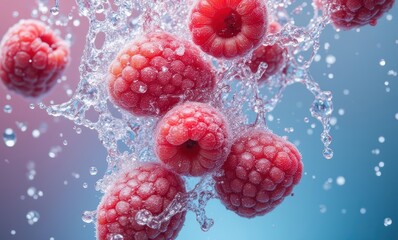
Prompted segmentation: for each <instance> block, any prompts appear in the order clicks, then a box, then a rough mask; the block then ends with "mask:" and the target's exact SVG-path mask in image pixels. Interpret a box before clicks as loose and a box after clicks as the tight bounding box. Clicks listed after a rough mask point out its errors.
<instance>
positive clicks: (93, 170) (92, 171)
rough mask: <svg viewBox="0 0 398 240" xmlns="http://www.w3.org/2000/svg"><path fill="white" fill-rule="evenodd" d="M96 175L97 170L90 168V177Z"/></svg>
mask: <svg viewBox="0 0 398 240" xmlns="http://www.w3.org/2000/svg"><path fill="white" fill-rule="evenodd" d="M97 173H98V169H97V168H96V167H90V175H91V176H95V175H97Z"/></svg>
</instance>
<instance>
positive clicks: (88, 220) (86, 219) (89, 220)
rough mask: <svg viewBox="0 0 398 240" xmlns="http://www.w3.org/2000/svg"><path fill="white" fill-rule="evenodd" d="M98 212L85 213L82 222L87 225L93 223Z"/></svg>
mask: <svg viewBox="0 0 398 240" xmlns="http://www.w3.org/2000/svg"><path fill="white" fill-rule="evenodd" d="M96 214H97V213H96V211H84V212H83V214H82V220H83V222H85V223H92V222H93V221H94V219H95V215H96Z"/></svg>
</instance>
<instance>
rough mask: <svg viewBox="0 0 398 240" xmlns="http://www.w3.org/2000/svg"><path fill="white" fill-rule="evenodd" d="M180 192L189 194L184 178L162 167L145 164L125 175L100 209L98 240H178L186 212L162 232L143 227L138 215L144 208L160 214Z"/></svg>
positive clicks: (164, 224)
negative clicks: (136, 216)
mask: <svg viewBox="0 0 398 240" xmlns="http://www.w3.org/2000/svg"><path fill="white" fill-rule="evenodd" d="M179 192H181V193H185V192H186V191H185V186H184V182H183V180H182V179H181V177H179V176H178V175H176V174H175V173H173V172H171V171H169V170H167V169H165V168H164V167H162V166H161V165H160V164H157V163H144V164H143V165H141V166H139V167H137V168H135V169H132V170H130V171H125V172H123V173H122V174H121V175H119V176H118V178H117V179H116V180H115V182H114V183H113V185H112V186H110V187H109V190H108V192H107V193H106V194H105V195H104V197H103V198H102V200H101V203H100V204H99V206H98V210H97V239H98V240H109V239H113V238H112V236H115V235H118V234H119V235H122V236H123V239H124V240H141V239H159V240H160V239H175V238H176V236H177V235H178V232H179V231H180V230H181V228H182V225H183V223H184V221H185V214H186V212H180V213H177V214H175V215H174V216H173V217H171V219H170V220H168V221H166V222H164V223H162V224H161V226H160V228H159V229H152V228H150V227H148V226H142V225H139V224H138V223H137V222H136V220H135V215H136V214H137V212H138V211H139V210H142V209H146V210H148V211H149V212H151V213H152V214H153V215H159V214H160V213H161V212H162V211H163V210H165V208H167V207H168V206H169V204H170V203H171V201H172V200H173V199H174V197H175V196H176V194H177V193H179Z"/></svg>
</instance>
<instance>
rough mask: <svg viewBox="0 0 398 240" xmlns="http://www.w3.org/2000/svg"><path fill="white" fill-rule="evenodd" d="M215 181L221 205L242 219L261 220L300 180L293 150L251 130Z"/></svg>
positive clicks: (299, 165) (298, 159)
mask: <svg viewBox="0 0 398 240" xmlns="http://www.w3.org/2000/svg"><path fill="white" fill-rule="evenodd" d="M221 169H222V170H223V173H222V175H221V176H216V177H214V178H215V180H216V191H217V192H218V194H219V196H220V198H221V201H222V203H223V204H224V205H225V206H226V207H227V208H228V209H229V210H232V211H234V212H235V213H237V214H238V215H240V216H242V217H247V218H251V217H255V216H261V215H264V214H266V213H268V212H270V211H271V210H272V209H274V208H275V207H276V206H277V205H278V204H280V203H281V202H282V201H283V199H284V198H285V197H286V196H287V195H289V194H290V193H291V192H292V189H293V186H294V185H296V184H297V183H298V182H299V181H300V178H301V174H302V163H301V156H300V153H299V152H298V150H297V149H296V147H294V146H293V144H291V143H289V142H288V141H286V140H284V139H283V138H281V137H279V136H277V135H275V134H273V133H271V132H269V131H268V130H259V129H250V130H249V131H248V132H247V133H246V134H244V135H243V136H242V137H240V138H238V139H237V140H236V141H235V143H233V145H232V148H231V153H230V154H229V156H228V158H227V160H226V161H225V163H224V165H223V166H222V167H221Z"/></svg>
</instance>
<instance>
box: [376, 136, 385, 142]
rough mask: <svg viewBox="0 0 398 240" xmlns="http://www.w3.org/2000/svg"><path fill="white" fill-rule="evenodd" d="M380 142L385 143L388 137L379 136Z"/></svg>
mask: <svg viewBox="0 0 398 240" xmlns="http://www.w3.org/2000/svg"><path fill="white" fill-rule="evenodd" d="M378 140H379V143H384V142H385V141H386V139H385V138H384V137H383V136H380V137H379V139H378Z"/></svg>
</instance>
